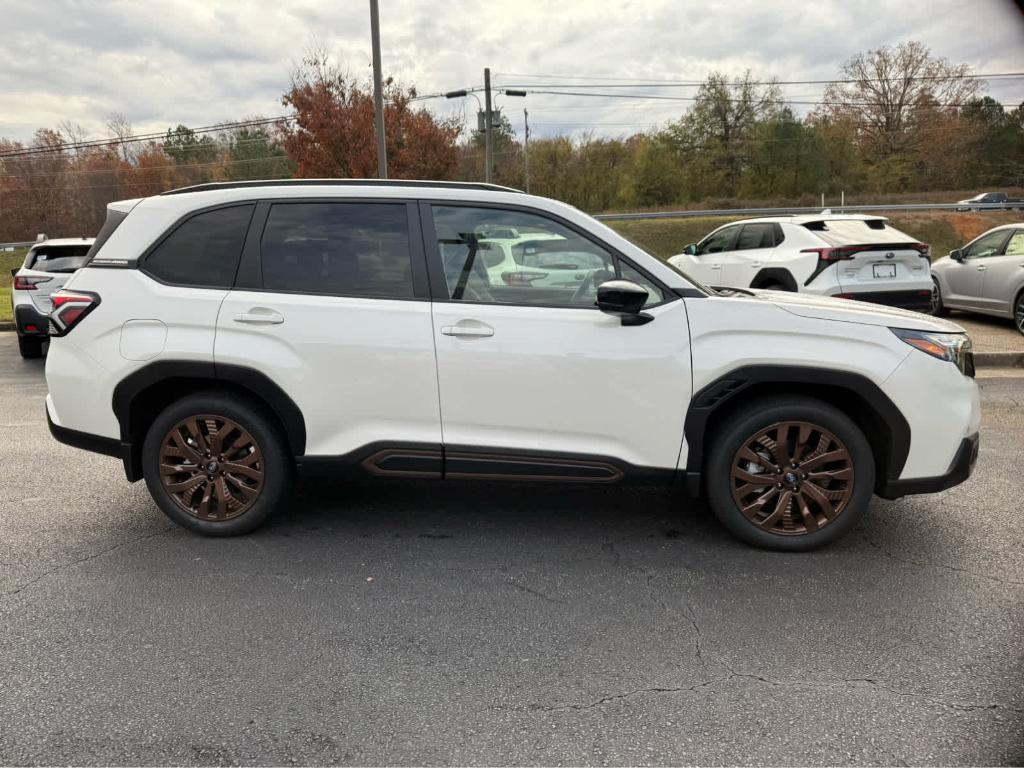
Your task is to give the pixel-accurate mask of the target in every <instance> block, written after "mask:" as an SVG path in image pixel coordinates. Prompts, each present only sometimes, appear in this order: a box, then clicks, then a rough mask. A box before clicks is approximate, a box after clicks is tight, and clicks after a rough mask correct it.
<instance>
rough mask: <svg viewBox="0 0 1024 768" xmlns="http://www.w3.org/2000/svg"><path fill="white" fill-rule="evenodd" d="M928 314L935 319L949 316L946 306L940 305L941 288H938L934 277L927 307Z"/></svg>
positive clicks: (937, 282)
mask: <svg viewBox="0 0 1024 768" xmlns="http://www.w3.org/2000/svg"><path fill="white" fill-rule="evenodd" d="M928 314H929V315H934V316H935V317H945V316H946V315H948V314H949V310H948V309H946V305H945V304H943V303H942V288H941V287H940V286H939V281H938V279H936V278H934V277H933V278H932V297H931V301H930V303H929V305H928Z"/></svg>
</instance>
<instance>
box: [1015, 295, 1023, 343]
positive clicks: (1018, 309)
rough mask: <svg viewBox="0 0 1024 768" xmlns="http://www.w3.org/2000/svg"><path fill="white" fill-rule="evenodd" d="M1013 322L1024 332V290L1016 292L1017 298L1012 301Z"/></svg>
mask: <svg viewBox="0 0 1024 768" xmlns="http://www.w3.org/2000/svg"><path fill="white" fill-rule="evenodd" d="M1013 323H1014V325H1016V326H1017V330H1018V331H1020V332H1021V333H1022V334H1024V291H1021V292H1020V293H1018V294H1017V300H1016V301H1015V302H1013Z"/></svg>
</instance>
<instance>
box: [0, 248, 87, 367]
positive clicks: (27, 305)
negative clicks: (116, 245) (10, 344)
mask: <svg viewBox="0 0 1024 768" xmlns="http://www.w3.org/2000/svg"><path fill="white" fill-rule="evenodd" d="M92 244H93V238H91V237H76V238H61V239H54V240H43V241H41V242H38V243H36V244H35V245H33V246H32V248H30V249H29V252H28V253H27V254H25V261H24V263H23V264H22V265H21V268H20V269H12V270H11V275H13V277H14V282H13V283H12V285H11V304H12V305H13V306H14V325H15V329H16V330H17V333H18V349H19V351H20V352H21V356H22V357H25V358H31V357H39V356H40V355H41V354H42V353H43V342H45V341H46V340H47V338H48V333H49V325H50V321H49V318H48V317H47V315H49V313H50V309H51V308H52V303H51V301H50V296H51V294H53V293H55V292H56V291H58V290H60V289H61V288H63V287H64V283H66V282H67V281H68V278H69V277H70V276H71V274H72V273H74V272H75V271H76V270H77V269H78V268H79V267H81V266H82V265H83V264H84V263H85V259H86V254H88V253H89V249H90V248H92Z"/></svg>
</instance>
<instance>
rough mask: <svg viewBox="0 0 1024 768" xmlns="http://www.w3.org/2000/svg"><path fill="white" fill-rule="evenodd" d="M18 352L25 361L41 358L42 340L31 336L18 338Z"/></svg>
mask: <svg viewBox="0 0 1024 768" xmlns="http://www.w3.org/2000/svg"><path fill="white" fill-rule="evenodd" d="M18 351H19V352H21V356H22V357H23V358H25V359H26V360H34V359H35V358H37V357H42V356H43V340H42V339H39V338H35V337H32V336H19V337H18Z"/></svg>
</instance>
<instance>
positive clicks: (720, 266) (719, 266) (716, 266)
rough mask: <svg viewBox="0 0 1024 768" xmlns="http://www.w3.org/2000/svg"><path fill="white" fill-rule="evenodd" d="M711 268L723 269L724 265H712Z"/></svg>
mask: <svg viewBox="0 0 1024 768" xmlns="http://www.w3.org/2000/svg"><path fill="white" fill-rule="evenodd" d="M710 267H711V268H712V269H721V268H722V265H721V264H711V265H710Z"/></svg>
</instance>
